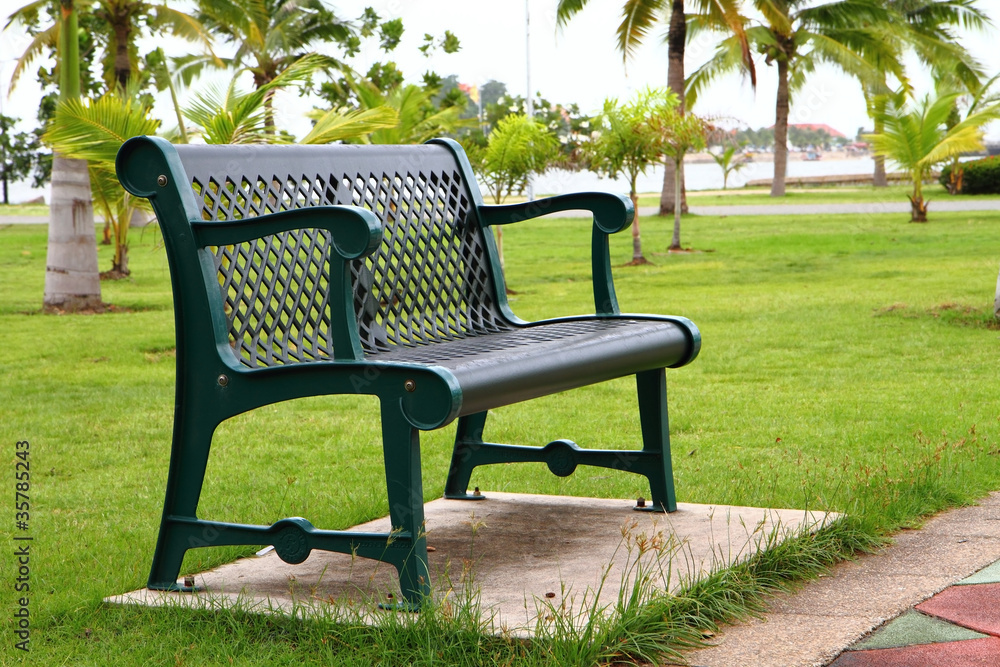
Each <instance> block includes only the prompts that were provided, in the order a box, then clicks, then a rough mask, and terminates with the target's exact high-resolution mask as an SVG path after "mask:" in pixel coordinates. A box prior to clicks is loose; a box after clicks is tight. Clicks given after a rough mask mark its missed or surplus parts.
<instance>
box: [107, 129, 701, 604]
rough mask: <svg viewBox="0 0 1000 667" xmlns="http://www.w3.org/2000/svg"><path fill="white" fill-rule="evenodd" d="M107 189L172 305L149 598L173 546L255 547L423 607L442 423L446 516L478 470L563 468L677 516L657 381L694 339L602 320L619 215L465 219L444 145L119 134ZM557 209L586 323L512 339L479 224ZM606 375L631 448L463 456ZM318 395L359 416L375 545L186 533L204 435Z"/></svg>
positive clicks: (290, 521) (277, 534) (574, 198)
mask: <svg viewBox="0 0 1000 667" xmlns="http://www.w3.org/2000/svg"><path fill="white" fill-rule="evenodd" d="M117 170H118V177H119V179H120V180H121V182H122V185H124V187H125V188H126V189H127V190H128V191H129V192H130V193H132V194H133V195H136V196H140V197H146V198H148V199H149V200H150V202H151V203H152V205H153V208H154V210H155V212H156V217H157V219H158V220H159V224H160V229H161V231H162V234H163V241H164V245H165V247H166V252H167V258H168V262H169V266H170V275H171V282H172V287H173V297H174V315H175V327H176V340H177V386H176V403H175V411H174V432H173V448H172V450H171V455H170V469H169V476H168V478H167V491H166V499H165V501H164V507H163V517H162V520H161V524H160V532H159V538H158V540H157V544H156V551H155V553H154V555H153V564H152V570H151V572H150V575H149V582H148V586H149V588H151V589H162V590H190V589H189V588H186V587H184V586H181V585H179V584H178V583H177V577H178V575H179V573H180V568H181V562H182V560H183V558H184V554H185V552H186V551H187V550H188V549H191V548H195V547H202V546H221V545H267V544H273V545H274V548H275V551H276V552H277V554H278V556H279V557H280V558H281V559H282V560H284V561H286V562H288V563H300V562H302V561H304V560H305V559H306V558H307V557H308V556H309V553H310V552H311V550H312V549H321V550H328V551H336V552H343V553H355V554H357V555H358V556H363V557H366V558H374V559H377V560H381V561H384V562H387V563H390V564H391V565H393V566H394V567H395V568H396V569H397V571H398V572H399V578H400V588H401V591H402V594H403V597H404V600H405V601H404V602H403V605H404V606H407V607H409V608H417V607H418V606H419V604H420V601H421V599H422V598H423V597H424V596H426V595H428V594H429V593H430V578H429V573H428V566H427V553H426V551H427V545H426V538H425V535H424V526H423V524H424V511H423V486H422V481H421V472H420V440H419V432H420V431H422V430H430V429H436V428H440V427H442V426H444V425H446V424H449V423H450V422H452V421H454V420H455V419H458V426H457V434H456V438H455V449H454V454H453V458H452V465H451V470H450V472H449V474H448V479H447V482H446V485H445V496H446V497H448V498H459V499H469V500H478V499H481V498H482V496H480V495H473V494H468V492H467V489H468V486H469V483H470V478H471V475H472V471H473V470H474V469H475V468H476V467H477V466H481V465H489V464H494V463H506V462H532V461H534V462H545V463H547V464H548V467H549V469H550V470H551V471H552V472H553V473H555V474H556V475H560V476H566V475H570V474H571V473H572V472H573V471H574V470H575V468H576V466H577V465H591V466H602V467H607V468H614V469H619V470H625V471H628V472H633V473H638V474H640V475H644V476H646V477H647V478H648V479H649V484H650V487H651V499H652V502H651V503H650V504H648V505H647V507H646V509H649V510H654V511H661V512H662V511H667V512H671V511H674V510H675V509H676V500H675V496H674V489H673V474H672V470H671V461H670V441H669V432H668V424H667V395H666V383H665V376H664V369H665V368H667V367H671V368H673V367H678V366H682V365H684V364H687V363H688V362H690V361H691V360H693V359H694V358H695V357H696V356H697V354H698V350H699V347H700V335H699V332H698V329H697V328H696V327H695V326H694V324H692V323H691V322H690V321H689V320H687V319H685V318H682V317H661V316H653V315H623V314H621V312H620V311H619V308H618V302H617V299H616V297H615V290H614V285H613V284H612V278H611V262H610V256H609V251H608V235H609V234H612V233H615V232H618V231H621V230H623V229H626V228H628V226H629V225H630V223H631V221H632V217H633V210H632V205H631V203H630V202H629V200H628V199H627V198H625V197H622V196H618V195H611V194H603V193H585V194H578V195H563V196H557V197H552V198H548V199H543V200H540V201H535V202H530V203H525V204H512V205H507V206H486V205H484V204H483V199H482V196H481V194H480V191H479V188H478V185H477V183H476V180H475V177H474V176H473V173H472V170H471V167H470V166H469V162H468V160H467V158H466V157H465V153H464V152H463V151H462V148H461V146H459V145H458V144H457V143H456V142H454V141H451V140H447V139H441V140H435V141H432V142H430V143H428V144H424V145H419V146H347V145H330V146H252V147H248V146H223V145H213V146H191V145H184V146H174V145H171V144H170V143H168V142H166V141H165V140H162V139H159V138H153V137H137V138H134V139H131V140H129V141H127V142H126V143H125V144H124V145H123V146H122V148H121V150H120V151H119V153H118V161H117ZM577 209H583V210H587V211H590V212H592V213H593V223H592V224H593V259H592V264H593V282H594V303H595V306H596V314H595V315H592V316H583V317H566V318H560V319H552V320H545V321H541V322H525V321H523V320H521V319H519V318H518V317H517V316H515V315H514V313H513V312H512V311H511V309H510V307H509V305H508V303H507V300H506V290H505V286H504V278H503V275H502V273H501V272H500V268H499V261H498V258H497V253H496V248H495V246H494V242H493V236H492V234H491V233H490V227H491V226H494V225H506V224H510V223H514V222H518V221H521V220H525V219H528V218H532V217H537V216H539V215H545V214H548V213H555V212H560V211H568V210H577ZM554 242H555V240H554ZM626 375H635V377H636V383H637V386H638V396H639V414H640V419H641V431H642V449H641V450H633V451H617V450H586V449H581V448H579V447H577V446H576V444H574V443H573V442H571V441H568V440H557V441H555V442H551V443H548V444H547V445H546V446H544V447H528V446H515V445H501V444H494V443H490V442H486V441H484V440H483V430H484V427H485V424H486V419H487V414H488V410H490V409H491V408H498V407H500V406H504V405H509V404H512V403H517V402H519V401H526V400H529V399H532V398H537V397H540V396H544V395H548V394H552V393H556V392H560V391H564V390H568V389H573V388H576V387H581V386H584V385H588V384H593V383H596V382H602V381H605V380H610V379H612V378H617V377H622V376H626ZM330 394H368V395H373V396H377V397H378V398H379V400H380V405H381V410H380V412H381V415H380V418H381V427H382V443H383V457H384V463H385V475H386V483H387V489H388V499H389V508H390V518H391V524H392V532H391V533H389V534H381V533H359V532H353V531H351V532H346V531H331V530H319V529H316V528H314V527H313V526H312V524H310V523H309V522H308V521H306V520H305V519H302V518H287V519H282V520H280V521H278V522H277V523H275V524H273V525H271V526H256V525H242V524H235V523H224V522H219V521H210V520H205V519H199V518H198V516H197V509H198V499H199V496H200V494H201V489H202V483H203V480H204V476H205V469H206V465H207V462H208V456H209V451H210V449H211V444H212V435H213V432H214V431H215V429H216V427H217V426H218V425H219V424H220V423H222V422H223V421H225V420H226V419H229V418H230V417H233V416H235V415H238V414H241V413H243V412H246V411H248V410H254V409H256V408H259V407H262V406H265V405H269V404H272V403H278V402H280V401H287V400H290V399H294V398H301V397H306V396H318V395H330ZM374 418H375V416H374V415H372V419H374Z"/></svg>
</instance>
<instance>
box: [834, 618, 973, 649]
mask: <svg viewBox="0 0 1000 667" xmlns="http://www.w3.org/2000/svg"><path fill="white" fill-rule="evenodd" d="M985 636H986V635H984V634H982V633H979V632H976V631H974V630H969V629H968V628H963V627H961V626H958V625H954V624H952V623H948V622H947V621H942V620H941V619H939V618H934V617H933V616H927V615H926V614H921V613H920V612H919V611H915V610H913V609H911V610H909V611H907V612H906V613H904V614H903V615H902V616H899V617H898V618H896V619H895V620H892V621H890V622H888V623H886V624H885V625H884V626H882V627H881V628H879V629H878V630H876V631H875V632H874V633H872V635H871V636H870V637H868V638H867V639H864V640H862V641H860V642H858V643H857V644H854V645H853V646H852V647H851V648H850V650H851V651H864V650H870V649H876V648H899V647H900V646H911V645H914V644H940V643H941V642H957V641H962V640H965V639H982V638H983V637H985Z"/></svg>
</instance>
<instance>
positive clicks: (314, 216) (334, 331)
mask: <svg viewBox="0 0 1000 667" xmlns="http://www.w3.org/2000/svg"><path fill="white" fill-rule="evenodd" d="M191 228H192V229H193V230H194V233H195V236H196V238H197V241H198V245H199V246H200V247H205V246H224V245H237V244H240V243H245V242H247V241H253V240H255V239H259V238H261V237H264V236H270V235H273V234H278V233H281V232H287V231H291V230H294V229H322V230H325V231H327V232H329V233H330V249H331V253H330V333H331V335H332V337H333V349H334V355H335V358H336V359H337V360H338V361H339V360H348V361H361V360H363V359H364V350H363V349H362V347H361V339H360V337H359V335H358V325H357V319H356V317H355V313H354V296H353V294H354V292H353V289H352V285H351V265H350V262H351V260H355V259H360V258H362V257H366V256H368V255H370V254H372V253H373V252H375V250H376V249H377V248H378V246H379V244H380V243H381V242H382V223H381V222H380V221H379V219H378V218H377V217H376V216H375V214H374V213H372V212H371V211H369V210H368V209H364V208H359V207H355V206H311V207H308V208H298V209H292V210H289V211H280V212H278V213H271V214H268V215H261V216H257V217H253V218H244V219H242V220H230V221H210V220H208V221H204V220H192V221H191Z"/></svg>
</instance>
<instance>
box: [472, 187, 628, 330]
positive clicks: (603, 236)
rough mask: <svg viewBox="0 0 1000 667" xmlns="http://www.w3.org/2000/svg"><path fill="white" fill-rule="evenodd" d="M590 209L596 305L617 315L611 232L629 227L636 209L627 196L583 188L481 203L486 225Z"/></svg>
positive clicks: (618, 311)
mask: <svg viewBox="0 0 1000 667" xmlns="http://www.w3.org/2000/svg"><path fill="white" fill-rule="evenodd" d="M579 210H583V211H590V212H591V213H592V214H593V221H594V227H593V233H592V238H591V270H592V274H593V281H594V308H595V310H596V312H597V314H598V315H618V314H620V313H621V309H620V308H619V307H618V297H617V296H616V295H615V284H614V279H613V278H612V275H611V250H610V248H609V246H608V235H609V234H616V233H618V232H620V231H622V230H624V229H628V227H629V225H631V224H632V219H633V218H634V217H635V209H634V207H633V206H632V202H631V201H630V200H629V198H628V197H625V196H623V195H616V194H611V193H608V192H583V193H578V194H568V195H558V196H556V197H547V198H545V199H538V200H535V201H530V202H523V203H519V204H507V205H504V206H481V207H480V208H479V217H480V220H481V221H482V224H483V226H489V225H507V224H510V223H513V222H520V221H521V220H527V219H530V218H537V217H539V216H542V215H548V214H550V213H560V212H562V211H579Z"/></svg>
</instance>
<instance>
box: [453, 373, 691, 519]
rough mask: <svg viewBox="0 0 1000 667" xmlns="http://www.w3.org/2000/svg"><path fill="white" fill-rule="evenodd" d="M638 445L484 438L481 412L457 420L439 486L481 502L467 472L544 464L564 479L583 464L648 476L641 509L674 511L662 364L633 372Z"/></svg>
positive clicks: (482, 497)
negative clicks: (648, 498)
mask: <svg viewBox="0 0 1000 667" xmlns="http://www.w3.org/2000/svg"><path fill="white" fill-rule="evenodd" d="M636 385H637V390H638V394H639V418H640V421H641V424H642V449H641V450H639V451H635V450H618V449H581V448H580V447H578V446H577V445H576V443H575V442H573V441H571V440H555V441H553V442H550V443H549V444H547V445H545V446H544V447H526V446H521V445H501V444H497V443H493V442H486V441H484V440H483V430H484V427H485V425H486V417H487V413H486V412H480V413H476V414H473V415H467V416H465V417H462V418H460V419H459V422H458V430H457V432H456V434H455V450H454V453H453V454H452V459H451V468H450V470H449V472H448V480H447V482H446V483H445V487H444V489H445V490H444V496H445V498H451V499H454V500H482V499H484V498H485V496H483V495H473V494H470V493H469V492H468V488H469V483H470V481H471V479H472V471H473V470H474V469H475V468H477V467H478V466H483V465H492V464H496V463H545V464H546V465H548V467H549V470H550V471H552V473H553V474H554V475H558V476H559V477H568V476H569V475H572V474H573V472H574V471H575V470H576V467H577V466H580V465H588V466H597V467H600V468H610V469H612V470H624V471H626V472H633V473H637V474H640V475H644V476H645V477H646V478H647V479H649V486H650V491H651V492H652V503H650V504H648V505H647V506H646V507H643V508H636V509H641V510H643V511H653V512H673V511H675V510H676V509H677V499H676V495H675V493H674V477H673V468H672V466H671V461H670V431H669V426H668V420H667V384H666V374H665V373H664V370H663V369H662V368H660V369H655V370H651V371H643V372H641V373H639V374H637V375H636Z"/></svg>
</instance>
